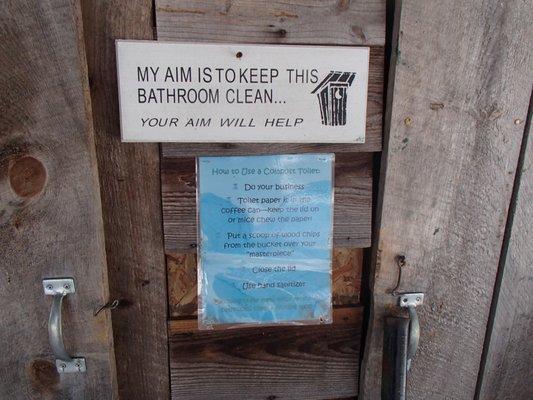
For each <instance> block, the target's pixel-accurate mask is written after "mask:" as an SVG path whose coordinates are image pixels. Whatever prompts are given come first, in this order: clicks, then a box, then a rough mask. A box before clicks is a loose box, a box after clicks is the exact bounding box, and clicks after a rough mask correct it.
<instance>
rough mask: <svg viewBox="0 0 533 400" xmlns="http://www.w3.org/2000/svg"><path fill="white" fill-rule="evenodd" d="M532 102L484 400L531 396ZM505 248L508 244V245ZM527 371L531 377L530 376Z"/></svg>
mask: <svg viewBox="0 0 533 400" xmlns="http://www.w3.org/2000/svg"><path fill="white" fill-rule="evenodd" d="M530 131H531V103H530V110H529V118H528V121H527V126H526V129H525V135H524V144H523V146H524V153H523V157H522V159H521V162H520V163H519V168H520V169H521V171H519V172H518V173H517V175H518V176H517V180H516V185H517V191H516V195H515V199H514V200H515V202H514V205H513V206H512V207H513V208H512V209H511V210H512V212H513V214H512V215H511V216H510V217H509V219H510V220H511V221H510V224H509V223H508V224H509V228H510V229H509V228H508V235H507V239H508V243H507V248H506V249H505V251H504V254H503V255H504V258H503V259H502V263H501V267H500V268H502V271H501V276H500V281H499V282H498V283H497V285H496V290H495V295H494V299H493V303H494V305H493V310H494V314H493V318H492V320H491V321H490V323H489V326H488V330H487V335H488V337H487V340H486V341H485V343H487V344H488V345H487V347H486V349H485V351H486V356H485V359H484V363H483V364H482V368H481V376H480V377H479V384H480V393H479V399H480V400H489V399H506V398H511V399H533V385H532V384H531V382H530V381H528V379H530V378H531V377H532V376H533V344H532V342H531V340H532V339H531V335H532V332H533V269H532V268H531V264H532V263H533V247H532V246H531V238H532V237H533V208H532V207H531V199H532V198H533V169H531V166H532V165H533V143H531V137H530ZM504 248H505V247H504ZM528 377H529V378H528Z"/></svg>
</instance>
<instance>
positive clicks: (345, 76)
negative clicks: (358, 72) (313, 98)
mask: <svg viewBox="0 0 533 400" xmlns="http://www.w3.org/2000/svg"><path fill="white" fill-rule="evenodd" d="M354 79H355V72H342V71H331V72H330V73H329V74H328V75H327V76H326V77H325V78H324V79H323V80H322V82H320V83H319V84H318V86H317V87H316V88H315V89H314V90H313V91H312V92H311V93H312V94H314V93H317V97H318V103H319V106H320V116H321V117H322V125H330V126H337V125H346V102H347V97H348V96H347V89H348V88H349V87H350V86H351V85H352V83H353V81H354Z"/></svg>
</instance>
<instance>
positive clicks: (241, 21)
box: [155, 0, 385, 46]
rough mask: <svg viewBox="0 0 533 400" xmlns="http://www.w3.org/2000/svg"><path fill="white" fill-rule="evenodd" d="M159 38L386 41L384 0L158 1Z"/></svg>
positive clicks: (371, 43) (377, 43)
mask: <svg viewBox="0 0 533 400" xmlns="http://www.w3.org/2000/svg"><path fill="white" fill-rule="evenodd" d="M155 3H156V7H157V8H156V12H157V31H158V37H161V38H164V39H165V40H166V39H168V38H177V39H179V40H184V41H209V42H235V43H280V44H282V43H286V44H308V43H313V44H340V45H364V46H384V45H385V1H384V0H355V1H336V0H326V1H324V0H311V1H305V2H301V1H295V0H289V1H268V0H259V1H254V0H232V1H224V0H215V1H212V0H202V1H191V0H156V2H155Z"/></svg>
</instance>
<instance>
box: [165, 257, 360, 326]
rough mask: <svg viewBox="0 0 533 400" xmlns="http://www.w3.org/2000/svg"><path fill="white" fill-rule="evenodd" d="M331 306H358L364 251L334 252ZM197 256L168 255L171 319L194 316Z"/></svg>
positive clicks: (196, 307) (196, 287)
mask: <svg viewBox="0 0 533 400" xmlns="http://www.w3.org/2000/svg"><path fill="white" fill-rule="evenodd" d="M332 264H333V265H332V282H333V284H332V291H333V293H332V302H333V305H334V306H348V305H355V304H358V303H359V293H360V291H361V271H362V268H363V250H362V249H353V248H345V247H336V248H334V249H333V263H332ZM196 265H197V263H196V253H195V252H192V253H169V254H167V281H168V305H169V314H170V317H171V318H180V317H190V316H194V315H197V310H198V297H197V292H198V286H197V284H196V283H197V274H196V273H197V268H196Z"/></svg>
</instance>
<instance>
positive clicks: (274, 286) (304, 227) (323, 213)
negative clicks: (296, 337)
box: [198, 154, 334, 329]
mask: <svg viewBox="0 0 533 400" xmlns="http://www.w3.org/2000/svg"><path fill="white" fill-rule="evenodd" d="M333 162H334V155H333V154H306V155H276V156H257V157H200V158H199V159H198V176H199V185H198V199H199V225H200V226H199V236H200V238H199V239H200V252H199V254H200V257H199V271H198V274H199V321H200V322H199V324H200V327H201V328H204V329H209V328H213V327H214V325H219V324H276V323H292V322H293V323H295V324H306V323H307V324H314V323H330V322H331V319H332V313H331V246H332V227H333V182H332V175H333Z"/></svg>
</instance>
